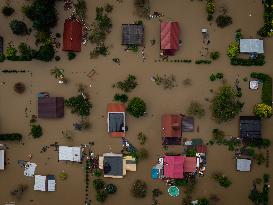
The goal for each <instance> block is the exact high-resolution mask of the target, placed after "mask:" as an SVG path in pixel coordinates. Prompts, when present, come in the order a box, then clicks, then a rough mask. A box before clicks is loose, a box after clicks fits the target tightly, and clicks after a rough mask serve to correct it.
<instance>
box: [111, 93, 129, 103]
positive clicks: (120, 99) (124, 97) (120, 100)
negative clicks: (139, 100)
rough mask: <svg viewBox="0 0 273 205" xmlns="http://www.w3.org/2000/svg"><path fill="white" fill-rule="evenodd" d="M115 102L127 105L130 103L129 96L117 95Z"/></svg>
mask: <svg viewBox="0 0 273 205" xmlns="http://www.w3.org/2000/svg"><path fill="white" fill-rule="evenodd" d="M114 101H118V102H122V103H126V102H127V101H128V95H126V94H115V96H114Z"/></svg>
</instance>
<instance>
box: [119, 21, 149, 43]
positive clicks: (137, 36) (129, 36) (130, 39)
mask: <svg viewBox="0 0 273 205" xmlns="http://www.w3.org/2000/svg"><path fill="white" fill-rule="evenodd" d="M143 43H144V26H143V25H142V24H122V45H127V46H133V45H136V46H142V45H143Z"/></svg>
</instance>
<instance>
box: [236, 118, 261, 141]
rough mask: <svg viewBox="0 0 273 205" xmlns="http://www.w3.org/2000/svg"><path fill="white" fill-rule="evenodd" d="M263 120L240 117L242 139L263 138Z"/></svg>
mask: <svg viewBox="0 0 273 205" xmlns="http://www.w3.org/2000/svg"><path fill="white" fill-rule="evenodd" d="M261 127H262V125H261V119H260V118H259V117H256V116H240V137H241V138H243V139H260V138H261Z"/></svg>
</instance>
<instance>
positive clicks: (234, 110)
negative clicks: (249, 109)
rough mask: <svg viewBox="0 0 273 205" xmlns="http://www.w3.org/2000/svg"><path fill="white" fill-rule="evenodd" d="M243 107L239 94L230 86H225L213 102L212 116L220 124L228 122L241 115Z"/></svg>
mask: <svg viewBox="0 0 273 205" xmlns="http://www.w3.org/2000/svg"><path fill="white" fill-rule="evenodd" d="M243 106H244V104H243V103H241V102H240V101H239V100H238V97H237V92H236V91H235V90H234V89H233V88H231V87H230V86H224V87H222V88H221V89H220V91H219V92H218V93H217V94H216V95H215V97H214V98H213V100H212V104H211V108H212V116H213V118H214V119H215V120H216V122H218V123H221V122H227V121H229V120H231V119H233V118H234V117H235V116H236V115H237V114H239V113H240V112H241V111H242V108H243Z"/></svg>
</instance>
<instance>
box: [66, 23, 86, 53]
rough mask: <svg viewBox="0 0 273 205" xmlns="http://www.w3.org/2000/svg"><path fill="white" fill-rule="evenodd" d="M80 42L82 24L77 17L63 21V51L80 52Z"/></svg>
mask: <svg viewBox="0 0 273 205" xmlns="http://www.w3.org/2000/svg"><path fill="white" fill-rule="evenodd" d="M81 44H82V24H81V23H80V22H79V21H78V20H77V19H66V20H65V22H64V33H63V51H71V52H80V51H81Z"/></svg>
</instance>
